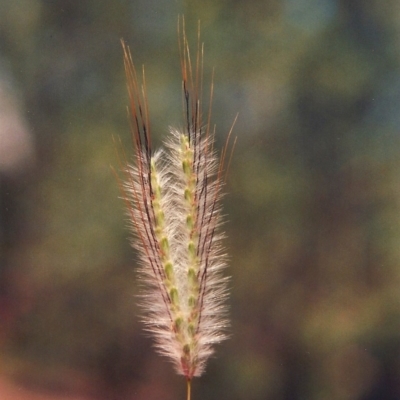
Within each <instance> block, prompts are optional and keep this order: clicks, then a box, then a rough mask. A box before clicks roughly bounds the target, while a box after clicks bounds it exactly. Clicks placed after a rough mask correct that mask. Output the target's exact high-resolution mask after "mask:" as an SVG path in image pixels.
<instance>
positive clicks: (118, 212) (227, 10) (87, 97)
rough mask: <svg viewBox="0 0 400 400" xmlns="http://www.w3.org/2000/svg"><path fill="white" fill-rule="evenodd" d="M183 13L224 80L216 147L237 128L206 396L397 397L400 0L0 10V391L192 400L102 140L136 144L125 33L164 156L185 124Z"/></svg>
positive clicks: (292, 399)
mask: <svg viewBox="0 0 400 400" xmlns="http://www.w3.org/2000/svg"><path fill="white" fill-rule="evenodd" d="M182 13H184V14H185V16H186V21H187V31H188V35H189V39H190V40H191V41H192V43H193V44H194V43H195V40H196V30H197V20H198V19H200V20H201V24H202V37H203V40H204V42H205V49H206V50H205V51H206V60H205V70H206V71H211V69H212V67H215V69H216V77H215V97H214V109H213V117H214V118H213V119H214V122H215V123H216V125H217V134H218V146H219V147H222V143H223V141H224V139H225V137H226V133H227V132H228V131H229V128H230V125H231V123H232V121H233V119H234V117H235V115H236V113H237V112H239V119H238V123H237V124H236V126H235V131H234V132H235V134H236V135H237V136H238V142H237V147H236V151H235V155H234V158H233V162H232V165H231V170H230V178H229V180H228V183H227V192H228V196H226V198H225V199H224V211H225V212H226V214H227V223H226V225H225V228H226V231H227V236H228V239H227V240H226V245H227V249H228V252H229V254H230V259H231V262H230V268H229V274H230V275H232V281H231V282H232V283H231V286H232V296H231V301H230V303H231V304H230V306H231V318H232V328H231V333H232V337H231V339H230V340H229V341H227V342H226V343H224V344H223V345H221V346H220V347H219V348H218V349H217V356H216V358H215V359H213V360H211V362H210V364H209V366H208V369H207V373H206V374H205V375H204V377H202V378H201V379H199V380H197V381H195V383H194V398H195V399H200V398H202V399H230V400H239V399H246V400H261V399H274V400H300V399H307V400H317V399H318V400H320V399H324V400H378V399H379V400H391V399H398V398H400V385H399V382H400V251H399V249H400V173H399V171H400V140H399V137H400V118H399V115H400V113H399V109H400V7H399V3H398V2H397V1H394V0H387V1H383V2H382V1H378V0H353V1H347V0H323V1H318V2H312V1H311V0H280V1H279V0H267V1H265V0H256V1H251V2H246V1H243V0H242V1H238V0H212V1H211V0H206V1H204V0H202V1H198V0H190V1H189V0H188V1H167V0H162V1H158V0H116V1H112V2H111V1H103V0H100V1H99V0H83V1H72V0H69V1H68V0H64V1H62V0H53V1H45V0H18V1H14V0H2V1H1V2H0V266H1V268H0V348H1V355H2V356H1V358H0V373H1V376H2V377H3V378H1V379H2V380H1V381H0V392H1V391H2V393H0V394H2V395H3V397H2V396H0V397H2V398H5V399H6V400H10V399H13V398H16V399H17V398H18V399H23V396H24V394H23V393H31V394H30V395H31V396H32V397H30V398H37V399H39V398H40V399H42V398H43V399H44V398H55V399H56V398H58V397H57V396H64V397H62V398H68V396H70V397H71V398H73V396H75V397H76V398H81V396H83V397H87V398H90V397H93V398H99V399H117V398H118V399H138V400H141V399H146V400H151V399H161V398H163V399H167V400H168V399H177V398H184V383H183V382H182V379H181V378H180V377H176V376H175V374H174V373H173V371H172V369H171V367H170V365H168V364H167V362H166V361H165V360H163V359H162V358H160V357H159V356H157V355H155V353H154V351H153V349H152V348H151V341H150V340H149V339H147V338H146V337H145V335H144V334H143V333H142V329H141V328H142V327H141V324H140V322H139V320H138V317H137V309H136V299H135V294H136V293H137V283H136V280H135V264H136V261H135V260H136V259H135V254H134V251H133V250H132V249H130V247H129V244H128V240H127V237H128V235H129V234H128V232H127V230H126V229H125V225H126V223H125V221H124V214H123V204H122V202H121V200H119V199H118V196H119V193H118V187H117V184H116V182H115V178H114V176H113V173H112V171H111V168H110V165H112V166H114V167H118V161H117V157H116V155H115V146H114V143H113V140H112V136H115V137H118V136H120V137H121V140H122V141H123V143H124V144H125V145H126V148H127V149H129V146H130V144H129V143H130V142H129V140H130V139H129V128H128V123H127V119H126V111H125V105H126V103H127V96H126V91H125V83H124V72H123V64H122V51H121V48H120V43H119V40H120V38H122V37H123V38H124V39H125V40H126V41H127V42H128V43H129V44H130V46H131V49H132V52H133V56H134V59H135V63H136V65H137V66H140V65H142V64H143V63H144V64H145V66H146V78H147V88H148V92H149V103H150V113H151V117H152V129H153V135H154V137H155V142H156V143H157V144H160V143H161V141H162V139H163V137H164V135H165V134H166V132H167V130H168V126H170V125H171V126H177V127H179V126H180V124H181V119H180V114H181V94H180V76H179V59H178V48H177V34H176V23H177V16H178V14H182ZM206 77H209V74H207V73H206ZM127 151H129V150H127ZM3 379H5V382H8V383H7V384H4V385H3V383H2V382H3ZM10 382H13V383H12V384H11V383H10ZM7 385H14V386H7ZM10 387H11V389H10ZM12 387H14V389H12ZM7 388H8V389H7ZM15 388H19V389H18V390H17V389H15ZM7 390H8V391H7ZM13 390H14V391H13ZM13 393H15V394H13ZM16 393H18V394H16ZM18 396H19V397H18ZM26 396H29V395H28V394H26ZM33 396H37V397H33ZM40 396H43V397H40ZM45 396H48V397H45ZM27 398H28V397H27ZM60 398H61V397H60Z"/></svg>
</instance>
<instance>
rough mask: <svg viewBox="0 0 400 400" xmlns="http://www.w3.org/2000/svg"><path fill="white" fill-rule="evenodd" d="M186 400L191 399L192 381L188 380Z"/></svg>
mask: <svg viewBox="0 0 400 400" xmlns="http://www.w3.org/2000/svg"><path fill="white" fill-rule="evenodd" d="M186 382H187V400H190V399H191V389H192V381H191V379H188V380H187V381H186Z"/></svg>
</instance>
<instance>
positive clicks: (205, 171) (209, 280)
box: [122, 19, 230, 381]
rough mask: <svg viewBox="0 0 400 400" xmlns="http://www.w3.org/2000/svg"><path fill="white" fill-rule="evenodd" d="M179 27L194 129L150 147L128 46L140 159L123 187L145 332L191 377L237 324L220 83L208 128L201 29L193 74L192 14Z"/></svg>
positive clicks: (141, 90)
mask: <svg viewBox="0 0 400 400" xmlns="http://www.w3.org/2000/svg"><path fill="white" fill-rule="evenodd" d="M178 32H179V38H180V40H179V49H180V54H181V67H182V80H183V84H182V87H183V103H184V118H185V124H184V126H185V129H184V130H183V131H182V130H176V129H171V130H170V136H169V138H168V139H167V140H166V142H165V145H166V150H162V151H158V152H156V153H153V151H152V148H151V135H150V122H149V114H148V107H147V99H146V88H145V83H144V73H143V83H142V85H141V87H139V82H138V78H137V74H136V70H135V67H134V65H133V62H132V57H131V53H130V51H129V48H128V47H127V46H126V45H125V44H124V43H122V44H123V50H124V63H125V70H126V76H127V82H128V92H129V99H130V108H129V110H130V114H131V129H132V137H133V143H134V148H135V156H134V163H133V165H126V167H125V168H124V184H123V185H122V192H123V196H124V199H125V201H126V203H127V209H128V219H129V221H130V226H131V228H132V231H133V233H134V237H135V238H134V240H133V246H134V247H135V248H136V249H137V251H138V252H139V254H140V260H141V268H140V277H141V279H142V282H143V283H144V284H145V289H144V291H143V294H142V296H141V298H142V307H143V319H144V322H145V324H146V329H147V330H148V331H149V332H150V333H151V334H152V335H153V336H154V338H155V343H156V346H157V348H158V350H159V352H160V353H162V354H163V355H165V356H168V357H169V358H170V360H171V361H172V362H173V363H174V365H175V368H176V370H177V372H178V373H180V374H182V375H184V376H185V377H186V378H187V380H188V381H189V380H191V379H192V378H193V377H194V376H199V375H201V373H202V372H203V371H204V368H205V363H206V361H207V359H208V357H209V356H210V355H211V354H212V353H213V345H214V344H215V343H218V342H220V341H221V340H223V339H225V337H226V335H225V329H226V327H227V325H228V322H227V318H226V306H225V299H226V296H227V287H226V284H227V279H226V278H225V277H224V276H223V274H222V270H223V269H224V268H225V266H226V257H225V252H224V249H223V247H222V244H221V239H222V238H223V234H222V233H221V232H220V225H221V208H220V199H221V196H222V189H223V183H224V174H223V171H224V163H225V159H226V152H227V146H226V147H225V148H224V150H223V152H222V157H221V162H219V161H218V159H217V156H216V154H215V152H214V133H211V129H210V116H211V103H212V95H213V83H211V90H210V104H209V110H208V116H207V118H206V124H205V125H203V115H202V112H203V111H202V99H201V97H202V81H203V45H202V44H200V26H199V30H198V39H199V43H198V46H197V57H196V66H195V71H194V73H193V72H192V64H191V59H190V53H189V45H188V41H187V38H186V35H185V27H184V20H183V19H182V20H180V21H179V24H178ZM229 137H230V134H229V135H228V138H229Z"/></svg>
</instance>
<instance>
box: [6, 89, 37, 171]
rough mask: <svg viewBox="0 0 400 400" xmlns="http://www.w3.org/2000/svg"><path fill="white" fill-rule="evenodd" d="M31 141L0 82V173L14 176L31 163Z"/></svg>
mask: <svg viewBox="0 0 400 400" xmlns="http://www.w3.org/2000/svg"><path fill="white" fill-rule="evenodd" d="M33 158H34V148H33V140H32V136H31V134H30V132H29V131H28V128H27V125H26V122H25V120H24V117H23V116H22V113H21V111H20V108H19V105H18V103H17V101H16V99H15V96H14V95H13V93H12V91H11V90H9V89H8V87H7V85H6V84H5V83H4V81H3V82H2V81H0V172H2V173H5V174H7V175H10V174H14V173H16V172H18V171H20V170H21V169H23V168H26V167H27V166H28V165H30V164H31V163H32V162H33Z"/></svg>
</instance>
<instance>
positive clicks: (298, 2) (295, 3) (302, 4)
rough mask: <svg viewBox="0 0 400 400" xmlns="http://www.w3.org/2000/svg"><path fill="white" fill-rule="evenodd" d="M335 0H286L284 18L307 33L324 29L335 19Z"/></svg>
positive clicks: (336, 9)
mask: <svg viewBox="0 0 400 400" xmlns="http://www.w3.org/2000/svg"><path fill="white" fill-rule="evenodd" d="M337 11H338V6H337V1H336V0H320V1H312V0H286V1H285V18H286V19H287V20H288V21H289V23H290V24H291V25H294V26H296V27H297V28H299V29H301V30H304V31H306V32H308V33H311V34H313V33H317V32H318V31H320V30H322V29H324V28H325V27H326V26H327V25H329V24H330V22H331V21H332V20H333V19H334V18H335V17H336V14H337Z"/></svg>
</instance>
